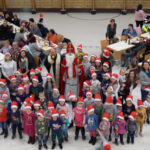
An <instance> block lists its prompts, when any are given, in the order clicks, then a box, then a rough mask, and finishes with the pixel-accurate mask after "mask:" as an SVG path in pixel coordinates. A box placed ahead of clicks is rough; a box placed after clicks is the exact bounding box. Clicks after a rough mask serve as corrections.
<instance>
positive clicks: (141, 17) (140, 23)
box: [135, 4, 150, 28]
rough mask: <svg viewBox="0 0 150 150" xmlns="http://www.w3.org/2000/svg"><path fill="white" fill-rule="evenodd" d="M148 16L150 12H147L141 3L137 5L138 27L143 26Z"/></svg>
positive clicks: (136, 19) (136, 20) (136, 17)
mask: <svg viewBox="0 0 150 150" xmlns="http://www.w3.org/2000/svg"><path fill="white" fill-rule="evenodd" d="M147 16H150V14H146V13H145V12H144V11H143V6H142V5H141V4H139V5H138V6H137V9H136V10H135V22H136V27H139V26H140V27H141V28H142V26H143V23H144V19H145V18H146V17H147Z"/></svg>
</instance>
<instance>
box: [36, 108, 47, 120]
mask: <svg viewBox="0 0 150 150" xmlns="http://www.w3.org/2000/svg"><path fill="white" fill-rule="evenodd" d="M44 113H45V112H44V110H42V109H41V110H39V111H38V113H37V115H38V116H41V117H43V118H44Z"/></svg>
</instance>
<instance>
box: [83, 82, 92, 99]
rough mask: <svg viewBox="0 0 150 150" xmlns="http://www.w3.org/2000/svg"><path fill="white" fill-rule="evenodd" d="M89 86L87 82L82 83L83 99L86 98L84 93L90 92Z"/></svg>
mask: <svg viewBox="0 0 150 150" xmlns="http://www.w3.org/2000/svg"><path fill="white" fill-rule="evenodd" d="M90 86H91V82H90V81H89V80H86V81H84V82H83V89H82V95H83V98H86V92H87V91H89V90H90Z"/></svg>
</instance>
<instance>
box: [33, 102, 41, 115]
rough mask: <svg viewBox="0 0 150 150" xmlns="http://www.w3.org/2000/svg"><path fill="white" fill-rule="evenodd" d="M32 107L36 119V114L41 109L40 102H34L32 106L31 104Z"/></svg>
mask: <svg viewBox="0 0 150 150" xmlns="http://www.w3.org/2000/svg"><path fill="white" fill-rule="evenodd" d="M33 107H34V113H35V116H36V118H38V112H39V110H40V108H41V102H40V101H35V102H34V104H33Z"/></svg>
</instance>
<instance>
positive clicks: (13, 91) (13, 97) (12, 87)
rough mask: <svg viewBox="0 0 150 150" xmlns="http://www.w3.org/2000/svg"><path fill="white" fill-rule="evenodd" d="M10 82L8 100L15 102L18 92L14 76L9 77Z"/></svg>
mask: <svg viewBox="0 0 150 150" xmlns="http://www.w3.org/2000/svg"><path fill="white" fill-rule="evenodd" d="M9 80H10V85H9V91H10V99H11V100H12V101H15V100H16V95H17V92H18V85H17V80H16V76H15V75H11V76H10V77H9Z"/></svg>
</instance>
